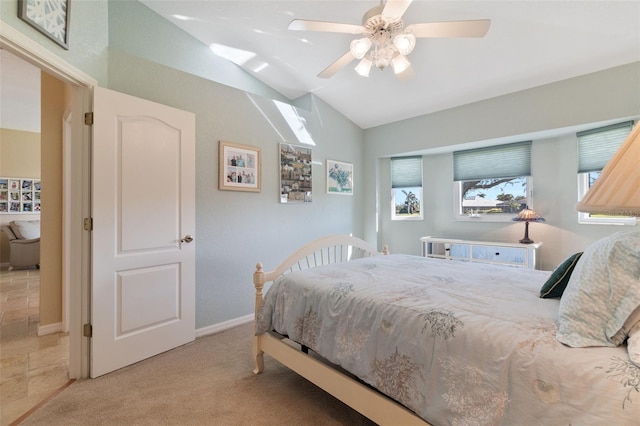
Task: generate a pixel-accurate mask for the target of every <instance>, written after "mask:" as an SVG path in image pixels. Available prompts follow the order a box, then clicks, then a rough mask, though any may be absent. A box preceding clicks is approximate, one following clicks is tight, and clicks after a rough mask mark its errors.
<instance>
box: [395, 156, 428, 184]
mask: <svg viewBox="0 0 640 426" xmlns="http://www.w3.org/2000/svg"><path fill="white" fill-rule="evenodd" d="M421 186H422V157H421V156H414V157H396V158H392V159H391V187H392V188H417V187H421Z"/></svg>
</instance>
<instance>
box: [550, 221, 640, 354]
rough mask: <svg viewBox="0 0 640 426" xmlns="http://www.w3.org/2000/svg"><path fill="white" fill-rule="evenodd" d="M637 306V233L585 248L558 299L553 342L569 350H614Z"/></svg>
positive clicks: (639, 300) (639, 285)
mask: <svg viewBox="0 0 640 426" xmlns="http://www.w3.org/2000/svg"><path fill="white" fill-rule="evenodd" d="M638 306H640V231H634V232H624V233H622V232H619V233H616V234H613V235H611V236H609V237H606V238H603V239H601V240H599V241H596V242H595V243H593V244H592V245H590V246H589V247H588V248H587V249H586V250H585V251H584V254H583V255H582V257H581V258H580V261H579V262H578V264H577V265H576V267H575V269H574V271H573V273H572V274H571V277H570V278H569V283H568V284H567V288H566V289H565V290H564V293H563V294H562V298H561V299H560V308H559V310H558V317H559V318H558V319H559V327H558V333H557V335H556V337H557V339H558V340H559V341H560V342H562V343H564V344H566V345H569V346H572V347H587V346H618V345H620V344H621V343H622V342H624V340H625V339H626V337H627V334H628V330H625V328H624V324H625V321H627V319H628V318H629V316H630V315H631V314H632V312H633V311H634V310H635V309H636V308H637V307H638Z"/></svg>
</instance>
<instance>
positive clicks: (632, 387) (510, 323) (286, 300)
mask: <svg viewBox="0 0 640 426" xmlns="http://www.w3.org/2000/svg"><path fill="white" fill-rule="evenodd" d="M635 234H637V236H634V237H633V238H627V241H626V245H624V244H623V245H622V246H620V244H618V243H614V244H613V246H614V248H616V247H617V248H616V250H618V252H622V253H625V254H624V256H627V257H625V258H624V259H622V260H620V262H621V263H622V264H625V265H627V266H624V268H623V269H628V270H629V271H628V272H625V273H624V274H626V275H624V274H622V273H618V274H617V275H616V274H614V273H613V272H612V270H607V271H606V272H607V274H608V276H611V277H613V279H614V280H615V281H616V282H622V283H623V284H624V285H622V286H621V290H620V292H621V293H620V296H619V297H618V296H616V295H615V293H616V292H615V289H614V290H612V288H609V289H608V291H609V293H610V295H611V294H613V295H614V297H613V298H612V297H611V296H609V301H611V300H612V299H616V300H618V299H620V300H621V301H622V302H620V303H618V304H617V305H616V307H615V312H614V313H612V314H611V315H610V318H606V321H608V323H607V325H606V326H603V327H601V328H602V329H604V330H607V329H611V330H609V331H604V332H603V334H604V338H603V340H604V343H601V344H598V343H594V339H596V338H597V337H598V336H597V335H598V331H597V329H599V327H591V326H593V323H589V324H587V325H588V326H587V327H586V329H587V333H591V334H593V336H592V335H589V336H582V338H585V339H587V340H588V342H589V343H588V344H587V345H584V344H582V342H581V341H580V338H581V336H580V332H579V331H578V332H576V331H575V328H576V327H573V325H572V324H571V322H572V321H574V322H575V321H576V318H572V315H574V312H572V310H571V309H570V308H571V306H565V305H567V304H569V302H572V303H573V302H575V303H580V305H579V306H580V310H581V312H585V313H584V315H583V316H589V315H591V314H594V313H595V314H599V312H597V309H596V308H594V307H593V306H591V304H585V303H582V302H579V299H580V297H590V296H589V295H593V294H597V291H594V290H593V289H592V288H588V286H586V287H585V288H583V287H584V286H582V284H581V282H580V283H576V282H577V281H583V280H584V277H586V276H587V274H588V276H589V277H591V276H597V277H598V279H597V280H591V281H597V282H602V281H603V280H605V279H603V278H601V277H599V273H598V272H597V271H596V272H594V271H593V268H594V267H593V265H592V263H597V262H588V261H587V260H593V259H595V257H597V256H594V254H593V253H591V252H589V249H588V250H585V253H584V254H583V255H582V257H581V258H580V259H579V261H576V260H575V258H573V261H572V269H571V271H569V272H570V273H566V270H562V271H554V272H553V274H552V273H551V272H548V271H537V270H528V269H520V268H510V267H505V266H497V265H490V264H482V263H472V262H463V261H456V260H444V259H432V258H424V257H419V256H410V255H400V254H388V253H378V252H377V251H376V249H375V248H374V247H372V246H370V245H369V244H367V243H366V242H364V241H362V240H359V239H357V238H353V237H349V236H334V237H327V238H324V239H321V240H318V241H316V242H313V243H311V244H309V245H308V246H306V247H303V248H302V249H301V250H299V251H298V252H296V253H294V254H293V255H291V256H290V257H289V258H288V259H287V260H285V261H284V262H283V263H282V264H281V265H280V266H278V267H277V268H276V269H274V270H272V271H269V272H265V271H264V270H263V267H262V265H260V264H258V265H257V269H256V271H255V272H254V285H255V288H256V324H255V325H256V335H255V337H254V346H253V355H254V359H255V362H256V368H255V370H254V373H256V374H257V373H260V372H261V371H263V369H264V359H263V354H265V353H266V354H269V355H270V356H271V357H273V358H275V359H276V360H278V361H280V362H281V363H283V364H284V365H286V366H288V367H289V368H291V369H292V370H294V371H296V372H297V373H298V374H300V375H302V376H304V377H305V378H307V379H308V380H310V381H311V382H313V383H315V384H316V385H317V386H319V387H321V388H322V389H324V390H325V391H327V392H329V393H331V394H332V395H334V396H335V397H336V398H338V399H340V400H341V401H343V402H344V403H346V404H347V405H349V406H351V407H352V408H354V409H355V410H357V411H359V412H361V413H362V414H364V415H365V416H367V417H368V418H370V419H371V420H373V421H374V422H376V423H378V424H381V425H386V424H389V425H399V424H402V425H411V424H422V425H425V424H434V425H441V424H453V425H463V424H478V425H495V424H545V425H551V424H554V425H555V424H566V425H568V424H576V425H581V424H617V425H626V424H629V425H631V424H636V425H637V424H638V423H639V421H640V367H639V365H640V364H637V365H636V364H635V363H634V362H633V359H635V360H636V361H638V359H637V357H636V358H634V355H632V351H631V349H630V348H631V344H630V343H631V341H632V340H631V336H630V331H631V330H632V329H633V330H636V329H638V332H637V333H635V334H633V337H634V338H638V337H640V308H639V307H640V233H635ZM627 235H631V234H630V233H628V234H627ZM618 240H620V238H618ZM623 240H624V239H623ZM596 245H597V244H594V246H596ZM602 246H606V247H607V250H608V251H607V256H609V257H608V258H610V257H611V255H612V253H613V252H612V250H613V249H612V248H611V246H612V243H611V241H609V240H607V242H606V244H603V243H600V245H599V246H598V247H600V249H599V251H598V250H596V251H598V253H600V254H601V255H602V252H603V251H604V249H603V248H602ZM613 251H614V250H613ZM618 252H616V253H618ZM613 254H615V253H613ZM616 256H617V257H620V255H619V254H616ZM605 257H606V256H605ZM630 261H633V262H635V263H633V264H631V266H629V265H630ZM565 266H566V265H565ZM611 268H612V267H611ZM565 269H566V268H565ZM562 272H565V273H564V274H561V273H562ZM621 274H622V275H621ZM559 275H562V277H561V278H562V280H564V286H565V287H566V290H564V291H565V293H566V294H565V295H562V294H561V296H562V297H561V298H541V297H540V295H541V287H543V285H548V283H549V282H550V280H551V279H552V278H554V277H555V276H559ZM581 277H582V278H581ZM573 281H576V282H573ZM586 281H589V280H586ZM267 283H270V287H269V289H268V291H267V292H266V294H265V295H264V296H263V289H264V286H265V285H266V284H267ZM581 292H582V293H584V294H582V295H581ZM576 300H578V302H576ZM592 304H593V305H597V303H592ZM586 305H589V306H586ZM585 306H586V308H585ZM607 309H610V308H607ZM581 315H582V314H581ZM574 316H575V315H574ZM596 316H597V315H596ZM613 317H615V321H613V320H612V318H613ZM583 320H584V318H583V317H580V318H578V322H583ZM594 321H596V322H597V321H598V320H594ZM616 322H617V323H619V327H617V326H616V325H615V324H616ZM582 326H584V324H582V323H580V324H579V325H578V326H577V329H580V327H582ZM636 326H637V327H636ZM612 327H613V328H612ZM634 327H636V328H634ZM592 328H594V329H596V332H594V331H593V330H592ZM621 330H622V331H621ZM627 339H628V340H627ZM627 342H629V347H627ZM634 342H635V340H634ZM581 345H582V346H589V347H579V346H581ZM572 346H573V347H572ZM591 346H596V347H591ZM633 348H634V349H637V347H636V346H635V345H634V346H633ZM638 362H640V361H638Z"/></svg>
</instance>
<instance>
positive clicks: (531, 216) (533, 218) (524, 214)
mask: <svg viewBox="0 0 640 426" xmlns="http://www.w3.org/2000/svg"><path fill="white" fill-rule="evenodd" d="M511 220H513V221H516V222H545V220H544V218H543V217H541V216H540V215H538V213H536V212H535V211H533V210H531V209H530V208H529V207H526V208H525V209H523V210H521V211H520V213H518V216H516V217H514V218H513V219H511Z"/></svg>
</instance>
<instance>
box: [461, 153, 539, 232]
mask: <svg viewBox="0 0 640 426" xmlns="http://www.w3.org/2000/svg"><path fill="white" fill-rule="evenodd" d="M531 145H532V142H531V141H523V142H517V143H511V144H506V145H495V146H490V147H484V148H477V149H469V150H464V151H455V152H454V153H453V180H454V192H455V197H456V198H455V199H456V202H455V205H454V208H455V215H456V216H457V218H458V219H470V220H488V221H510V220H511V218H513V217H514V216H515V215H517V214H518V212H520V211H521V210H523V209H525V208H526V207H527V205H529V206H531V205H532V201H531V197H530V196H529V194H530V191H529V189H528V188H530V187H531Z"/></svg>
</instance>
